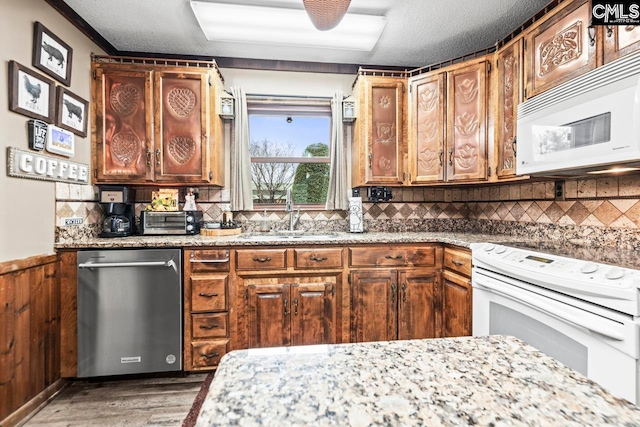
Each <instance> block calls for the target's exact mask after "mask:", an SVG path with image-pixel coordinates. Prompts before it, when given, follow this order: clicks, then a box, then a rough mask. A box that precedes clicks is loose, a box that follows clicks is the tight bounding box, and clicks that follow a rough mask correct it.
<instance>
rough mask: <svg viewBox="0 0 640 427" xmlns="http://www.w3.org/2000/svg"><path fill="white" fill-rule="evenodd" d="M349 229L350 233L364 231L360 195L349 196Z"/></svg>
mask: <svg viewBox="0 0 640 427" xmlns="http://www.w3.org/2000/svg"><path fill="white" fill-rule="evenodd" d="M349 231H350V232H352V233H362V232H363V231H364V224H363V223H362V197H349Z"/></svg>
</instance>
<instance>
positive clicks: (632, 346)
mask: <svg viewBox="0 0 640 427" xmlns="http://www.w3.org/2000/svg"><path fill="white" fill-rule="evenodd" d="M472 277H473V335H474V336H481V335H512V336H515V337H517V338H519V339H521V340H523V341H525V342H526V343H528V344H530V345H532V346H534V347H536V348H537V349H538V350H540V351H542V352H543V353H545V354H547V355H549V356H551V357H553V358H555V359H556V360H558V361H559V362H561V363H563V364H565V365H567V366H569V367H570V368H572V369H574V370H576V371H578V372H580V373H582V374H583V375H585V376H587V377H589V378H590V379H592V380H593V381H595V382H597V383H598V384H600V385H601V386H603V387H604V388H606V389H607V390H609V392H611V393H612V394H613V395H615V396H618V397H622V398H624V399H627V400H629V401H631V402H633V403H635V404H639V403H640V401H639V399H638V396H639V393H638V383H639V380H638V375H639V374H638V367H639V364H638V355H637V353H638V341H639V339H638V325H637V324H636V323H635V322H634V321H633V319H632V318H630V317H627V316H624V315H621V314H618V313H611V316H608V317H606V316H603V315H602V313H599V314H596V313H593V312H590V311H587V310H583V309H580V308H577V307H576V306H573V305H569V304H565V303H564V302H562V301H558V300H556V299H552V298H549V297H548V296H544V295H541V294H539V293H536V292H532V291H531V290H528V289H526V287H527V286H529V285H528V284H525V283H520V282H519V283H518V284H517V285H516V284H513V283H509V281H510V279H508V278H504V279H501V278H499V277H490V276H488V275H485V274H483V273H481V272H478V271H476V270H474V273H473V276H472ZM521 286H522V287H521ZM578 305H579V304H578ZM596 311H597V310H596Z"/></svg>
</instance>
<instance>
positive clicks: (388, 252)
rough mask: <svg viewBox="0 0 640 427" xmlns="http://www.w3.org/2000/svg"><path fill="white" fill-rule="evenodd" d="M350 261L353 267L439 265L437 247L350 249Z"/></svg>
mask: <svg viewBox="0 0 640 427" xmlns="http://www.w3.org/2000/svg"><path fill="white" fill-rule="evenodd" d="M349 259H350V263H351V266H352V267H412V266H427V267H429V266H435V265H436V263H437V256H436V247H435V246H423V247H400V248H394V247H393V246H384V247H379V248H378V247H376V248H349Z"/></svg>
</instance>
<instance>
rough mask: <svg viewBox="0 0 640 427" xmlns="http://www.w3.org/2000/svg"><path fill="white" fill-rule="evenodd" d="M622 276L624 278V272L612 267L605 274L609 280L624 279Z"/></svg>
mask: <svg viewBox="0 0 640 427" xmlns="http://www.w3.org/2000/svg"><path fill="white" fill-rule="evenodd" d="M622 276H624V270H623V269H621V268H618V267H611V268H610V269H609V271H607V272H606V273H605V274H604V277H606V278H607V279H609V280H617V279H620V278H622Z"/></svg>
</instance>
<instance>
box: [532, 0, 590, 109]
mask: <svg viewBox="0 0 640 427" xmlns="http://www.w3.org/2000/svg"><path fill="white" fill-rule="evenodd" d="M590 4H591V2H589V1H587V0H582V1H571V2H565V3H563V4H562V5H561V6H559V7H561V8H562V9H561V10H558V11H557V12H555V13H553V14H548V15H547V16H548V18H546V20H545V21H544V22H543V23H542V24H541V25H540V26H538V27H536V28H535V29H533V30H532V31H530V32H529V33H528V34H527V35H526V39H525V79H526V92H525V97H526V98H531V97H532V96H535V95H537V94H539V93H541V92H543V91H545V90H547V89H550V88H552V87H554V86H556V85H558V84H560V83H563V82H565V81H567V80H570V79H572V78H573V77H576V76H578V75H581V74H584V73H586V72H587V71H589V70H592V69H594V68H595V67H596V65H597V64H596V30H595V29H594V28H591V29H590V28H589V23H590V21H591V7H590Z"/></svg>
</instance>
